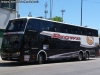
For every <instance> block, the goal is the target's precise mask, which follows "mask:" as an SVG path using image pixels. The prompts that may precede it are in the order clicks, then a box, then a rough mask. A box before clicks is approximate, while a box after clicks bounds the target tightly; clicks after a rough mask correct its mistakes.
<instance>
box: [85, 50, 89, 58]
mask: <svg viewBox="0 0 100 75" xmlns="http://www.w3.org/2000/svg"><path fill="white" fill-rule="evenodd" d="M85 60H89V52H86V54H85Z"/></svg>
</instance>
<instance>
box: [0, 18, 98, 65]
mask: <svg viewBox="0 0 100 75" xmlns="http://www.w3.org/2000/svg"><path fill="white" fill-rule="evenodd" d="M98 45H99V37H98V30H97V29H94V28H89V27H83V26H78V25H73V24H67V23H62V22H56V21H52V20H46V19H41V18H35V17H23V18H17V19H13V20H10V21H9V23H8V25H7V27H6V29H5V32H4V35H3V40H2V46H1V58H2V60H5V61H19V62H35V61H37V62H38V63H39V64H42V63H44V62H45V61H47V60H59V59H60V60H62V59H70V58H77V59H78V60H79V61H82V60H88V59H89V57H90V55H91V54H93V53H91V52H94V51H95V50H96V48H97V47H98Z"/></svg>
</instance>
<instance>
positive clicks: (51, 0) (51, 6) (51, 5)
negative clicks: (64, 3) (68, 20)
mask: <svg viewBox="0 0 100 75" xmlns="http://www.w3.org/2000/svg"><path fill="white" fill-rule="evenodd" d="M52 8H53V0H50V19H52Z"/></svg>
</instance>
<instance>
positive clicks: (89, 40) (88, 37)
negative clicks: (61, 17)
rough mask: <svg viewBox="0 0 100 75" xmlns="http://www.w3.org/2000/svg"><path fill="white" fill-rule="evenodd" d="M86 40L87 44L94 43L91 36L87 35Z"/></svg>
mask: <svg viewBox="0 0 100 75" xmlns="http://www.w3.org/2000/svg"><path fill="white" fill-rule="evenodd" d="M86 41H87V43H88V44H89V45H92V44H93V43H94V38H93V37H92V36H87V37H86Z"/></svg>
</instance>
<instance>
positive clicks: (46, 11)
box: [44, 2, 48, 19]
mask: <svg viewBox="0 0 100 75" xmlns="http://www.w3.org/2000/svg"><path fill="white" fill-rule="evenodd" d="M44 5H45V11H44V13H45V19H46V18H47V13H48V10H47V6H48V4H47V2H46V3H45V4H44Z"/></svg>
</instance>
